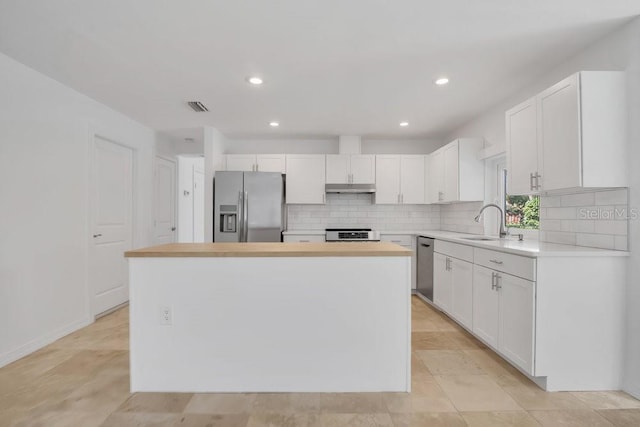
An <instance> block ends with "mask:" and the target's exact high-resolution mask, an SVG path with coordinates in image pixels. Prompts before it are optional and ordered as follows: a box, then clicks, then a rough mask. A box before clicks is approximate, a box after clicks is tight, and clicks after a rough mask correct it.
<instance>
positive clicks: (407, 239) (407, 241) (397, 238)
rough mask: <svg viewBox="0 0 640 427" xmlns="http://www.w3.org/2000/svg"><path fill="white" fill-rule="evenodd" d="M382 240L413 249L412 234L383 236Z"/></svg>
mask: <svg viewBox="0 0 640 427" xmlns="http://www.w3.org/2000/svg"><path fill="white" fill-rule="evenodd" d="M380 240H381V241H383V242H391V243H395V244H397V245H400V246H406V247H408V248H412V247H413V242H412V240H413V239H412V236H411V234H383V235H381V236H380Z"/></svg>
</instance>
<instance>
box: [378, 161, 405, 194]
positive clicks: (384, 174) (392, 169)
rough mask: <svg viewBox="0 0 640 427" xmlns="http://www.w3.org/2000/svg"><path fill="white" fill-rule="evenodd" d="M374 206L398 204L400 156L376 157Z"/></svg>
mask: <svg viewBox="0 0 640 427" xmlns="http://www.w3.org/2000/svg"><path fill="white" fill-rule="evenodd" d="M375 199H376V204H377V205H381V204H392V205H395V204H399V203H400V156H397V155H378V156H376V195H375Z"/></svg>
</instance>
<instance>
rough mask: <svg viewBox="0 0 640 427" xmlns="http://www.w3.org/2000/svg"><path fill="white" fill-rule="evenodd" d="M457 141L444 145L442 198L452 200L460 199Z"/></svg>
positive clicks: (447, 200)
mask: <svg viewBox="0 0 640 427" xmlns="http://www.w3.org/2000/svg"><path fill="white" fill-rule="evenodd" d="M458 154H459V143H457V142H454V143H452V144H449V145H448V146H446V147H445V149H444V153H443V157H444V200H445V201H446V202H453V201H457V200H459V199H460V192H459V190H460V174H459V169H458V168H459V167H460V160H459V159H460V157H459V155H458Z"/></svg>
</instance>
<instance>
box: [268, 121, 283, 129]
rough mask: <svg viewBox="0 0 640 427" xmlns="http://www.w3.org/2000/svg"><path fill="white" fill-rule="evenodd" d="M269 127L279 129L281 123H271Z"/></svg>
mask: <svg viewBox="0 0 640 427" xmlns="http://www.w3.org/2000/svg"><path fill="white" fill-rule="evenodd" d="M269 126H271V127H272V128H277V127H278V126H280V123H278V122H269Z"/></svg>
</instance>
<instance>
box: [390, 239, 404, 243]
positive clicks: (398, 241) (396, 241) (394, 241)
mask: <svg viewBox="0 0 640 427" xmlns="http://www.w3.org/2000/svg"><path fill="white" fill-rule="evenodd" d="M391 243H402V240H392V241H391Z"/></svg>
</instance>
